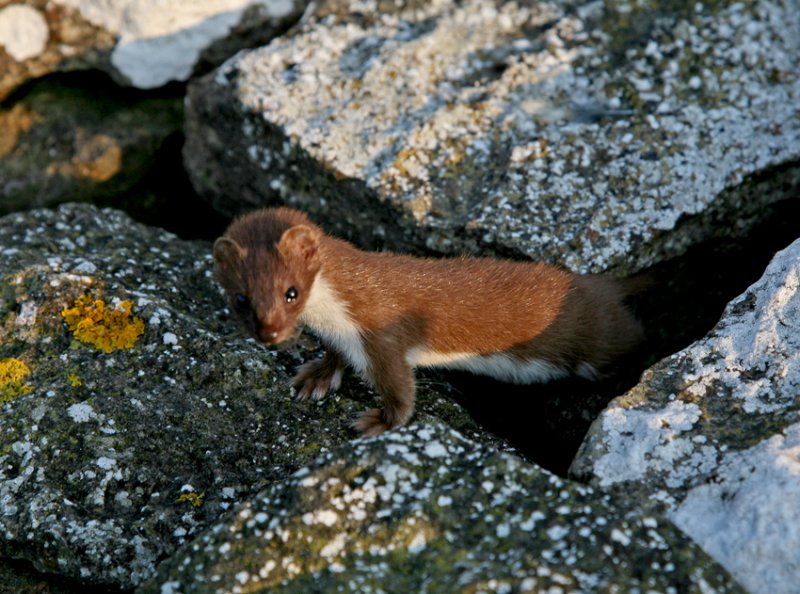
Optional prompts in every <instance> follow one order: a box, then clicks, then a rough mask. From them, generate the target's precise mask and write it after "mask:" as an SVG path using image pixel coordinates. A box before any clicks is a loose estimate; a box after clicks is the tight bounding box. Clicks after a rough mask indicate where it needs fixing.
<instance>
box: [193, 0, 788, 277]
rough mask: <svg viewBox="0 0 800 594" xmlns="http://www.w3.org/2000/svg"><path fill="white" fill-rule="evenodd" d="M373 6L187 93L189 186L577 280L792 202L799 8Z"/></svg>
mask: <svg viewBox="0 0 800 594" xmlns="http://www.w3.org/2000/svg"><path fill="white" fill-rule="evenodd" d="M386 4H388V3H383V2H381V3H376V2H371V3H367V4H366V5H365V4H362V3H359V4H357V5H356V4H354V5H352V8H347V7H348V4H347V3H343V2H332V3H325V4H322V5H321V8H320V10H319V11H318V12H317V14H316V16H315V17H314V18H309V19H307V20H305V21H303V23H302V25H301V26H300V27H298V28H296V29H295V30H294V31H293V33H292V34H290V35H287V36H284V37H282V38H280V39H277V40H276V41H274V42H273V43H271V44H270V45H269V46H267V47H264V48H260V49H258V50H255V51H251V52H244V53H242V54H239V55H238V56H237V57H235V58H233V59H232V60H230V61H229V62H227V63H226V64H225V65H224V66H222V67H221V68H220V69H219V70H218V71H217V72H216V73H215V74H212V75H209V76H207V77H205V78H204V79H202V80H200V81H197V82H195V83H192V85H190V93H189V99H188V104H187V135H188V140H187V144H186V146H185V149H184V158H185V161H186V163H187V167H188V169H189V171H190V175H191V176H192V180H193V184H194V185H195V187H196V189H197V190H198V191H199V192H200V193H201V194H202V195H204V196H205V197H207V198H208V199H209V200H211V201H212V202H213V203H214V205H215V206H216V207H217V208H218V209H220V210H222V211H224V212H226V213H234V212H239V211H241V210H244V209H248V208H252V207H256V206H261V205H265V204H273V203H278V202H284V203H289V204H291V205H294V206H299V207H301V208H303V209H305V210H307V211H309V212H312V213H326V216H327V218H328V219H336V220H339V221H340V222H339V226H340V229H339V231H340V232H341V233H343V234H346V235H348V236H349V237H352V238H354V239H357V240H358V241H359V243H361V244H362V245H367V246H372V245H387V246H388V247H391V248H401V249H409V247H410V246H416V247H417V248H418V249H421V248H423V246H424V247H425V248H427V249H429V250H433V251H437V252H443V253H460V252H463V251H465V250H466V251H480V252H483V253H487V252H496V253H502V254H509V253H510V254H515V255H518V256H519V255H524V256H530V257H534V258H537V259H546V260H550V261H556V262H561V263H562V264H564V265H566V266H567V267H569V268H570V269H572V270H574V271H579V272H580V271H602V270H606V269H609V268H614V267H617V268H625V269H628V270H633V269H638V268H641V267H644V266H646V265H649V264H651V263H653V262H656V261H658V260H660V259H663V258H665V257H667V256H672V255H676V254H679V253H681V252H682V251H683V250H684V249H685V248H686V246H688V245H691V244H693V243H695V242H697V241H699V240H701V239H704V238H706V237H707V236H708V235H709V234H711V233H713V232H719V233H724V234H730V233H733V232H741V228H746V227H747V226H748V224H749V222H751V221H752V220H753V219H755V218H757V217H758V213H759V211H760V209H762V208H763V205H764V204H766V203H768V202H770V201H775V200H779V199H781V198H786V197H789V196H794V195H796V194H797V192H798V187H800V174H798V169H797V167H796V166H791V165H787V168H788V170H782V171H780V172H777V173H776V172H774V171H773V168H775V167H780V166H782V165H783V164H787V163H788V164H791V163H796V161H797V159H798V157H799V156H800V120H798V118H797V117H796V106H797V104H798V100H799V99H800V78H799V77H797V76H796V65H797V63H798V61H800V27H799V26H798V21H797V19H796V18H794V15H796V14H797V10H798V6H797V3H796V1H795V0H788V1H787V2H785V3H775V2H771V1H769V0H755V1H753V2H748V3H736V4H729V3H716V4H711V5H707V4H695V3H685V2H682V3H674V2H660V3H656V4H655V5H654V4H653V3H652V2H651V3H648V4H647V6H644V5H643V4H636V3H629V2H627V0H613V1H611V2H595V3H588V4H585V5H581V6H579V7H577V8H576V7H575V5H573V4H571V3H569V2H565V1H560V0H554V1H551V2H543V3H536V4H535V5H527V4H525V5H520V4H519V3H516V2H494V1H490V0H469V1H466V2H454V1H452V0H442V1H439V2H434V3H418V2H412V3H401V4H398V5H397V6H401V7H400V8H397V6H395V8H394V9H388V12H377V11H376V10H374V9H375V8H376V6H377V5H379V6H380V7H381V8H384V7H385V5H386ZM321 48H323V49H324V51H321ZM754 176H755V177H754ZM756 182H760V183H761V184H762V185H760V186H759V185H757V184H756ZM731 213H735V215H734V214H731Z"/></svg>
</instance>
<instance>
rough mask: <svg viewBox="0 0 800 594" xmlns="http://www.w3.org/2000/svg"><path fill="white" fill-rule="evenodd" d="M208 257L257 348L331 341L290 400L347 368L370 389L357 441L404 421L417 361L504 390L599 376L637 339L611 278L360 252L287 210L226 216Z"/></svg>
mask: <svg viewBox="0 0 800 594" xmlns="http://www.w3.org/2000/svg"><path fill="white" fill-rule="evenodd" d="M214 261H215V267H214V268H215V276H216V278H217V280H218V282H219V283H220V285H221V286H222V287H223V289H224V290H225V292H226V294H227V297H228V300H229V303H230V307H231V309H232V310H233V311H234V312H235V313H236V315H237V316H238V317H239V318H240V319H241V320H242V322H243V323H244V325H245V326H246V327H247V329H248V330H249V332H250V333H251V334H252V335H253V336H255V337H256V338H257V339H258V340H259V341H261V342H263V343H264V344H267V345H274V344H277V343H280V342H283V341H285V340H287V339H288V338H290V337H292V336H295V335H296V334H298V333H299V331H300V329H302V327H303V326H305V327H307V328H309V329H310V330H311V331H312V332H314V333H315V334H316V335H317V336H318V337H319V338H320V340H321V341H322V342H323V343H324V344H325V346H326V347H327V351H326V353H325V355H324V357H323V358H322V359H319V360H315V361H309V362H307V363H305V364H303V365H302V366H301V367H300V368H299V369H298V372H297V375H296V376H295V377H294V379H293V380H292V383H293V385H294V387H295V388H296V389H297V390H298V396H299V397H300V398H304V399H305V398H313V399H318V398H321V397H323V396H324V395H325V394H326V393H328V392H329V391H333V390H335V389H336V388H338V387H339V386H340V384H341V379H342V372H343V371H344V368H345V365H346V364H349V365H350V366H351V367H352V368H353V369H355V370H356V371H357V372H358V373H359V374H361V375H362V377H364V378H365V379H366V380H367V381H368V382H369V383H370V384H371V385H372V386H373V387H374V388H375V390H376V391H377V392H378V393H379V394H380V396H381V397H382V399H383V408H374V409H370V410H367V411H366V412H364V413H362V414H361V416H360V417H359V418H358V419H357V420H356V421H355V422H354V426H355V427H356V429H357V430H359V431H360V432H361V433H362V434H365V435H376V434H379V433H381V432H383V431H385V430H387V429H390V428H393V427H397V426H399V425H402V424H404V423H405V422H406V421H408V419H409V417H410V416H411V414H412V412H413V410H414V395H415V384H414V368H415V367H429V366H441V367H447V368H452V369H461V370H467V371H471V372H474V373H479V374H485V375H489V376H492V377H494V378H497V379H499V380H502V381H505V382H514V383H534V382H544V381H548V380H552V379H557V378H562V377H566V376H568V375H570V374H576V375H578V376H582V377H585V378H589V379H597V378H598V377H600V375H601V373H602V372H603V370H604V369H606V368H607V367H608V366H609V365H610V364H612V363H613V362H614V361H616V360H617V359H618V358H619V357H620V356H621V355H623V354H625V353H626V352H628V351H630V350H631V349H632V348H633V347H634V346H635V345H637V344H638V343H639V341H640V340H641V339H642V336H643V332H642V328H641V326H640V324H639V322H638V321H637V320H636V319H635V318H634V316H633V315H632V314H631V313H630V312H629V310H628V309H627V308H626V307H625V306H624V304H623V299H624V297H625V291H624V289H623V287H622V285H621V283H620V282H619V281H617V280H616V279H614V278H612V277H608V276H599V275H585V276H584V275H577V274H573V273H570V272H567V271H565V270H562V269H560V268H557V267H554V266H550V265H547V264H542V263H534V262H515V261H509V260H498V259H493V258H467V257H462V258H444V259H433V258H417V257H412V256H406V255H399V254H393V253H382V252H381V253H378V252H365V251H361V250H359V249H357V248H356V247H354V246H353V245H351V244H349V243H347V242H345V241H342V240H339V239H336V238H334V237H331V236H328V235H326V234H325V233H324V232H323V231H322V229H320V228H319V227H318V226H317V225H315V224H314V223H312V222H311V221H310V220H309V219H308V217H307V216H306V215H305V214H303V213H301V212H299V211H296V210H292V209H289V208H268V209H263V210H258V211H255V212H251V213H249V214H246V215H244V216H242V217H240V218H238V219H236V220H235V221H233V222H232V223H231V225H230V226H229V227H228V229H227V230H226V231H225V234H224V235H223V236H222V237H220V238H219V239H217V241H216V242H215V244H214Z"/></svg>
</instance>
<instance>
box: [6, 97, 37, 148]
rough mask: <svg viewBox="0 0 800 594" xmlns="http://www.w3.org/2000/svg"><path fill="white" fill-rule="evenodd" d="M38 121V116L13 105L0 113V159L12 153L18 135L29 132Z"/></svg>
mask: <svg viewBox="0 0 800 594" xmlns="http://www.w3.org/2000/svg"><path fill="white" fill-rule="evenodd" d="M40 120H41V117H40V116H39V115H37V114H35V113H33V112H31V111H28V110H26V109H25V108H24V107H22V106H21V105H15V106H14V107H12V108H11V109H10V110H8V111H0V130H3V134H0V157H5V156H6V155H7V154H9V153H10V152H11V151H13V150H14V147H15V146H16V145H17V140H18V138H19V135H20V134H24V133H25V132H27V131H28V130H30V128H31V126H33V124H34V123H36V122H38V121H40Z"/></svg>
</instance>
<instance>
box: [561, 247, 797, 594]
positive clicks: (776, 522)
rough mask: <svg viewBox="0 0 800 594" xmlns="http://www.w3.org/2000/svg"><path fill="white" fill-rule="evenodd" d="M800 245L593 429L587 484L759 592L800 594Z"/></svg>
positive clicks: (578, 462)
mask: <svg viewBox="0 0 800 594" xmlns="http://www.w3.org/2000/svg"><path fill="white" fill-rule="evenodd" d="M799 289H800V240H798V241H796V242H795V243H793V244H792V245H791V246H789V247H788V248H786V249H785V250H783V251H781V252H779V253H778V254H777V255H776V256H775V258H774V259H773V261H772V263H771V264H770V265H769V267H768V268H767V270H766V272H765V273H764V276H763V277H762V278H761V279H760V280H759V281H758V282H756V283H755V284H754V285H752V286H751V287H750V288H749V289H748V290H747V291H746V292H745V293H744V294H742V295H740V296H739V297H737V298H736V299H734V300H733V301H732V302H731V303H730V304H729V305H728V307H727V309H726V310H725V313H724V314H723V316H722V319H721V321H720V322H719V324H718V325H717V326H716V327H715V328H714V329H713V330H712V331H711V332H710V333H709V334H708V336H706V337H705V338H704V339H702V340H700V341H698V342H696V343H694V344H692V345H691V346H689V347H688V348H686V349H684V350H682V351H681V352H679V353H677V354H675V355H673V356H672V357H669V358H667V359H665V360H663V361H661V362H660V363H658V364H657V365H656V366H655V367H653V368H652V369H651V370H649V371H648V372H647V373H646V374H645V376H644V378H643V381H642V383H641V384H640V385H638V386H637V387H636V388H634V389H633V390H631V391H630V392H628V393H627V394H626V395H624V396H621V397H620V398H618V399H616V400H615V401H613V402H612V403H611V405H610V406H609V407H608V408H607V409H606V411H605V412H603V414H602V415H601V416H600V417H599V418H598V420H597V421H595V423H594V425H593V426H592V428H591V430H590V432H589V435H588V436H587V438H586V440H585V441H584V444H583V445H582V447H581V450H580V452H579V453H578V456H577V457H576V459H575V462H574V463H573V466H572V473H573V474H574V475H575V476H576V477H577V478H579V479H582V480H590V481H591V483H592V484H593V485H596V486H598V487H602V488H607V489H612V490H616V491H620V492H624V493H626V494H629V495H631V496H636V497H638V498H639V499H640V501H642V502H645V504H646V505H649V506H651V507H652V506H656V507H658V508H661V509H665V510H666V511H667V515H668V517H669V518H670V519H672V520H673V521H674V522H675V523H676V524H677V525H678V526H679V527H680V528H681V529H682V530H683V531H684V532H685V533H686V534H688V535H689V536H690V537H691V538H692V539H694V540H695V542H697V543H698V544H699V545H700V546H701V547H703V549H704V550H705V551H707V552H708V553H709V554H711V555H712V556H713V557H714V558H715V559H716V560H717V561H718V562H720V563H721V564H722V565H723V566H725V567H726V568H727V569H728V570H729V571H730V572H731V574H732V575H733V576H734V577H735V578H736V579H737V580H738V581H739V582H740V583H741V584H742V585H744V586H745V588H747V589H748V590H749V591H750V592H753V593H754V594H759V593H770V594H776V593H784V592H785V593H789V592H795V591H797V567H798V566H800V521H799V520H800V457H799V455H798V452H800V401H798V399H797V394H798V390H800V357H799V356H798V352H800V333H798V331H797V323H796V322H797V320H798V319H800V290H799Z"/></svg>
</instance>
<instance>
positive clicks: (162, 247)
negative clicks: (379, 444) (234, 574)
mask: <svg viewBox="0 0 800 594" xmlns="http://www.w3.org/2000/svg"><path fill="white" fill-rule="evenodd" d="M210 251H211V250H210V245H209V244H207V243H204V242H184V241H180V240H178V239H176V238H175V237H174V236H173V235H170V234H169V233H166V232H164V231H161V230H158V229H154V228H148V227H144V226H142V225H138V224H136V223H133V222H132V221H131V220H130V219H129V218H128V217H127V216H125V215H123V214H121V213H119V212H117V211H112V210H103V211H100V210H98V209H96V208H94V207H91V206H89V205H75V204H71V205H64V206H62V207H60V208H59V209H58V210H57V211H48V210H34V211H30V212H28V213H24V214H12V215H8V216H6V217H4V218H2V219H0V556H3V557H11V558H24V559H28V560H30V561H32V562H33V563H34V564H35V565H36V567H37V568H38V569H39V570H42V571H48V572H55V573H59V574H62V575H66V576H70V577H74V578H79V579H81V580H84V581H86V582H96V583H103V584H108V585H110V586H118V587H128V588H129V587H132V586H135V585H136V584H138V583H140V582H142V581H143V580H144V579H146V578H149V577H151V576H152V575H153V574H154V572H155V567H156V563H157V562H158V561H159V560H161V559H163V558H164V557H165V556H167V555H169V554H170V553H171V552H172V551H173V550H174V549H175V548H176V547H177V546H178V545H180V544H181V543H183V542H185V541H186V540H187V539H188V538H191V537H192V536H193V535H194V534H195V533H197V532H198V531H199V530H201V529H202V528H204V527H206V526H207V525H208V524H209V523H210V522H212V521H215V520H216V519H217V518H218V516H219V515H220V514H221V513H222V512H223V511H225V510H226V509H228V508H229V507H230V506H232V505H233V504H234V503H237V502H239V501H240V500H245V499H247V498H249V497H250V496H252V495H253V494H254V493H256V492H258V491H260V490H261V489H263V488H264V487H265V486H266V485H267V484H269V483H270V482H272V481H274V480H278V479H284V478H286V477H288V476H289V475H290V474H291V473H293V472H295V471H296V470H297V469H298V468H300V467H301V466H303V465H305V464H307V463H308V462H310V461H311V460H312V459H314V458H315V457H316V456H317V455H318V454H319V453H320V452H321V451H325V450H326V449H328V448H330V447H332V446H334V445H336V444H339V443H340V442H343V441H347V440H349V439H352V438H353V437H354V436H355V435H354V433H353V432H352V430H351V429H350V423H351V421H352V419H353V418H354V417H355V415H356V414H357V412H358V411H360V410H363V409H365V408H368V407H369V406H370V405H374V404H373V402H374V396H372V395H369V393H368V392H367V391H366V390H365V388H364V387H363V386H362V385H361V384H360V383H359V382H358V381H357V380H355V378H352V376H347V377H346V380H345V385H344V386H343V388H342V390H340V393H339V394H338V395H336V396H334V397H330V398H327V399H325V400H323V401H320V402H317V403H310V402H297V401H295V399H294V398H293V397H292V395H291V393H290V389H289V388H288V378H289V374H291V373H293V371H294V367H295V366H296V365H297V364H298V363H299V362H301V361H302V360H305V359H308V358H310V357H313V356H316V353H313V352H312V351H311V350H309V348H308V345H307V343H310V341H306V343H301V344H298V345H297V346H296V347H294V348H290V349H286V350H282V351H269V350H267V349H264V348H262V347H261V346H260V345H257V344H256V343H255V342H254V341H252V340H245V338H244V337H243V336H241V334H240V333H239V325H238V324H237V323H232V322H230V321H229V320H227V318H226V316H225V315H224V313H223V301H222V298H221V296H220V294H219V291H218V289H217V287H216V285H215V283H214V282H213V281H212V280H211V278H210V274H211V272H210V271H211V258H210ZM87 291H88V292H91V294H92V296H93V297H94V298H96V299H103V300H104V301H105V303H106V304H108V307H107V308H106V311H105V313H103V312H102V311H99V310H95V312H94V314H91V315H90V314H89V313H87V314H86V315H85V316H84V317H83V320H76V321H84V322H85V327H84V328H83V330H82V331H81V332H77V331H76V333H75V335H73V334H71V332H70V331H69V329H68V328H67V325H66V324H65V322H64V320H63V319H62V313H61V312H62V311H63V310H64V309H65V308H71V307H72V306H73V305H74V304H75V302H76V299H77V298H79V297H80V296H81V295H83V294H85V293H86V292H87ZM126 300H129V301H131V302H132V305H133V315H135V316H136V317H138V318H139V319H140V320H141V321H142V323H143V327H142V328H141V329H142V330H143V334H142V335H141V336H140V337H139V336H137V327H138V323H135V324H134V320H128V322H126V321H125V320H124V319H121V318H125V316H124V315H122V313H120V312H119V311H117V313H112V311H113V310H114V307H113V305H114V304H118V305H119V306H120V307H123V306H124V302H125V301H126ZM90 318H91V319H94V320H95V322H96V323H97V324H96V325H92V324H91V323H90ZM96 318H100V319H99V320H98V319H96ZM104 319H105V320H107V321H108V322H109V324H110V326H111V331H110V332H106V333H105V334H103V332H102V327H101V326H102V323H103V322H104ZM114 320H116V321H114ZM98 328H99V329H98ZM92 336H95V337H98V336H100V337H101V338H102V337H104V338H103V340H102V341H99V342H98V343H97V344H99V345H100V346H109V345H110V344H111V343H112V342H114V341H117V342H118V344H119V345H121V346H124V347H125V348H119V349H116V350H110V352H104V351H103V350H100V349H98V348H95V347H94V346H91V345H89V344H85V343H83V342H80V341H79V340H78V338H81V339H82V340H86V339H88V338H91V337H92ZM303 344H306V346H305V347H304V346H303ZM25 368H27V369H29V370H30V373H29V374H28V375H23V376H20V375H19V374H16V375H14V374H12V373H10V372H11V371H13V372H15V373H16V372H18V371H19V370H20V369H23V370H24V369H25ZM10 380H12V381H10ZM9 382H10V383H9ZM420 409H421V411H422V412H421V413H420V416H421V417H422V418H429V417H426V412H425V411H429V412H434V413H435V414H436V415H437V416H439V417H440V418H446V419H448V422H449V423H450V424H451V425H452V426H454V427H457V428H458V429H459V430H461V431H466V432H467V433H469V434H471V435H472V436H473V437H477V438H481V439H486V440H487V442H492V443H496V442H493V441H492V440H491V439H490V438H488V437H486V436H485V435H484V434H482V433H481V432H480V431H479V430H478V429H477V428H475V426H474V424H473V423H472V421H470V420H469V419H468V418H466V415H464V414H463V413H462V412H461V411H460V409H458V408H457V407H456V406H455V405H454V404H452V403H451V402H450V401H449V400H447V399H444V398H443V397H441V395H440V393H437V392H435V391H434V390H432V389H431V388H430V387H423V388H422V389H421V394H420Z"/></svg>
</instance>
